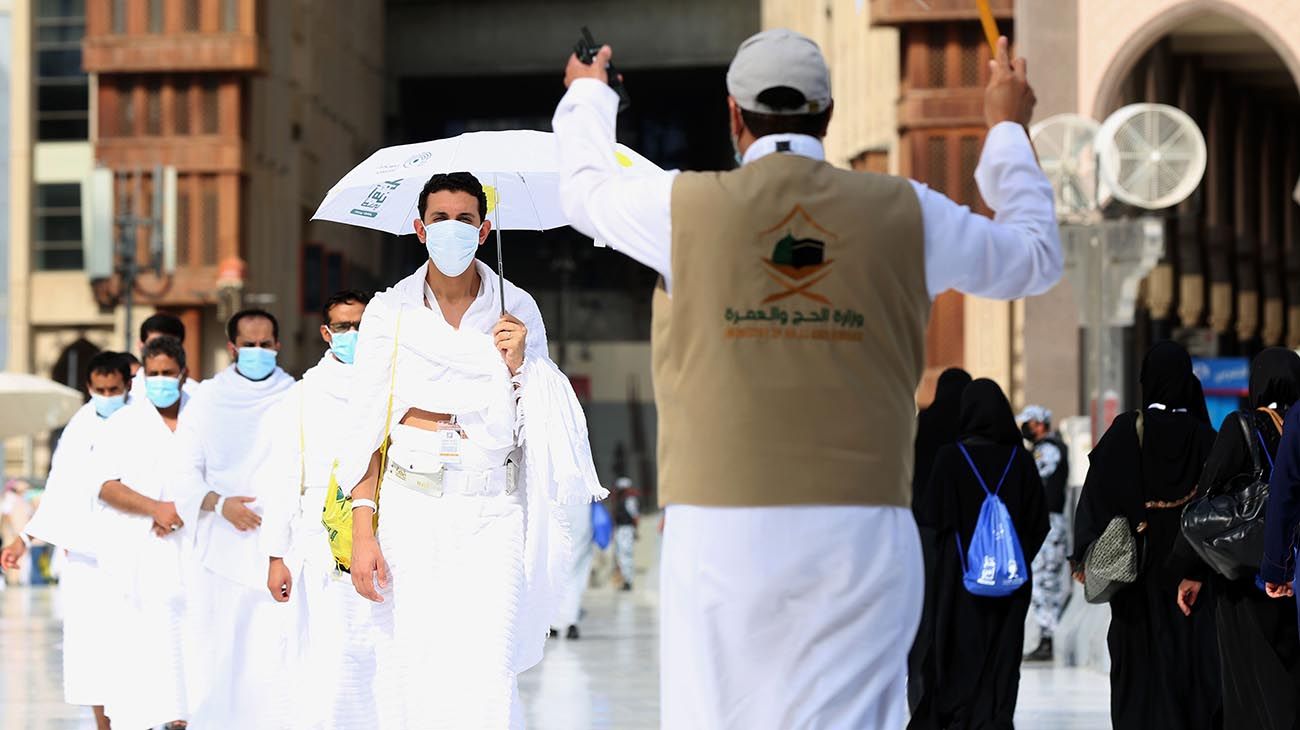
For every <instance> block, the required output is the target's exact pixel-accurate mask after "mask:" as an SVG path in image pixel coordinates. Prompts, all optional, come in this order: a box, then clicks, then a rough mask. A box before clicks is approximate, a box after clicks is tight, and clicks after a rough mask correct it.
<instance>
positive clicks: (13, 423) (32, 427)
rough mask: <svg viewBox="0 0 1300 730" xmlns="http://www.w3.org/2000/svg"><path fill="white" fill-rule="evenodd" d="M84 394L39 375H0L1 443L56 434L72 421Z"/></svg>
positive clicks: (83, 400)
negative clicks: (51, 433) (43, 434)
mask: <svg viewBox="0 0 1300 730" xmlns="http://www.w3.org/2000/svg"><path fill="white" fill-rule="evenodd" d="M84 402H85V398H84V397H83V396H82V395H81V391H79V390H73V389H72V388H69V387H68V386H66V385H60V384H58V383H56V382H54V381H53V380H47V379H45V378H42V377H38V376H36V375H27V374H25V373H0V439H5V438H9V437H10V436H31V435H32V434H37V433H42V432H44V431H52V430H54V429H56V428H60V427H62V426H64V425H66V424H67V423H68V421H70V420H72V417H73V416H74V415H75V414H76V413H77V409H79V408H81V405H82V404H83V403H84Z"/></svg>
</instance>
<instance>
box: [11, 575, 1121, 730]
mask: <svg viewBox="0 0 1300 730" xmlns="http://www.w3.org/2000/svg"><path fill="white" fill-rule="evenodd" d="M643 582H644V583H646V585H644V586H638V589H637V591H635V592H632V593H622V592H616V591H614V590H612V589H608V588H599V589H593V590H592V591H590V592H589V594H588V596H587V602H586V605H587V616H586V619H585V620H584V623H583V635H582V639H581V640H580V641H566V640H563V639H561V640H554V641H552V642H551V645H550V647H549V649H548V652H547V656H546V659H545V660H544V661H543V663H542V664H541V666H539V667H537V668H536V669H534V670H533V671H530V672H528V673H527V674H525V675H524V676H523V677H521V680H520V692H521V694H522V696H523V698H524V701H525V703H526V704H527V706H528V715H529V727H530V728H532V730H586V729H588V728H590V729H592V730H595V729H597V728H600V729H606V728H608V729H616V730H651V729H652V728H657V727H658V722H659V720H658V710H657V698H658V678H657V669H658V646H657V636H656V625H655V618H654V617H655V590H654V585H653V579H651V580H647V581H643ZM59 652H60V631H59V621H58V592H57V589H52V588H14V587H10V588H9V589H8V590H6V591H4V592H3V593H0V728H5V729H6V730H8V729H10V728H12V729H14V730H29V729H30V730H82V729H83V728H85V729H91V728H93V727H94V723H93V722H92V721H91V720H90V717H89V713H88V712H86V711H83V710H81V709H80V708H74V707H69V706H67V705H64V704H63V702H62V690H61V685H60V681H61V679H60V676H61V667H60V660H59V657H60V654H59ZM1106 703H1107V683H1106V678H1105V677H1104V676H1103V675H1100V674H1098V673H1096V672H1092V671H1088V670H1078V669H1026V670H1025V672H1024V676H1023V679H1022V681H1021V692H1020V703H1019V707H1020V709H1019V713H1018V715H1017V727H1018V728H1021V730H1073V729H1076V728H1077V729H1087V730H1094V729H1100V728H1106V727H1108V726H1109V722H1108V721H1107V717H1106V714H1107V713H1106Z"/></svg>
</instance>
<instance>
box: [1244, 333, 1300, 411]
mask: <svg viewBox="0 0 1300 730" xmlns="http://www.w3.org/2000/svg"><path fill="white" fill-rule="evenodd" d="M1297 400H1300V355H1297V354H1296V353H1294V352H1292V351H1291V350H1287V349H1285V348H1282V347H1270V348H1268V349H1267V350H1264V351H1263V352H1261V353H1259V354H1258V355H1256V356H1255V359H1254V360H1253V361H1252V362H1251V363H1250V406H1251V408H1266V407H1268V405H1269V404H1271V403H1276V404H1277V405H1278V409H1279V410H1281V411H1285V410H1286V409H1288V408H1290V407H1291V406H1292V405H1294V404H1295V402H1296V401H1297Z"/></svg>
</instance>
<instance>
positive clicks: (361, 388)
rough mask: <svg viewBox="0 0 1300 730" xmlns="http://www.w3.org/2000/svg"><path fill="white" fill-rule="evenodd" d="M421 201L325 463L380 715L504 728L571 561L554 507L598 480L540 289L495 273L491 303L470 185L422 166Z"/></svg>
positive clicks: (364, 342) (366, 334)
mask: <svg viewBox="0 0 1300 730" xmlns="http://www.w3.org/2000/svg"><path fill="white" fill-rule="evenodd" d="M417 210H418V212H419V216H420V217H419V218H418V219H417V220H416V221H415V230H416V235H417V236H418V237H419V239H420V241H421V242H422V243H424V244H425V248H426V249H427V251H428V254H429V261H428V262H426V263H425V264H424V265H423V266H421V267H420V268H419V269H418V270H416V272H415V273H414V274H412V275H411V276H409V277H407V278H406V279H403V280H402V281H400V282H398V283H397V285H396V286H394V287H393V288H391V289H389V290H388V291H385V292H383V293H380V294H377V295H375V298H374V299H372V300H371V302H370V305H369V306H367V307H366V314H365V317H364V318H363V319H362V324H361V336H360V340H359V342H358V343H357V364H356V366H355V369H356V371H357V374H356V376H355V378H354V379H353V381H354V382H353V387H354V390H353V392H352V396H351V399H350V401H349V403H348V414H349V415H348V421H349V423H352V424H355V427H356V431H355V432H354V433H353V436H352V437H351V438H349V439H348V443H347V447H348V448H347V450H346V452H345V453H344V454H343V455H342V457H341V458H340V460H339V466H338V470H337V472H336V477H337V481H338V484H339V485H340V487H341V488H342V489H344V490H347V491H350V492H351V494H352V497H353V502H352V509H353V510H354V513H355V517H354V519H353V543H352V565H351V570H352V583H353V585H354V586H355V587H356V589H357V592H358V593H360V594H361V595H363V596H365V597H366V598H369V599H370V600H372V601H375V602H376V603H377V604H378V605H376V606H375V607H374V614H373V615H374V616H375V627H374V632H375V634H376V646H375V649H376V695H377V697H376V701H377V703H378V717H379V723H378V726H379V727H380V728H383V730H406V729H408V728H409V729H410V730H432V729H434V728H443V729H446V730H463V729H466V728H475V730H515V729H516V728H522V727H523V724H524V717H523V710H522V706H521V704H520V702H519V689H518V681H517V677H518V675H519V673H520V672H523V671H524V670H526V669H528V668H529V667H531V666H533V665H535V664H537V662H538V661H540V660H541V658H542V651H543V647H544V645H545V643H546V636H547V633H548V631H549V628H550V622H551V619H552V618H553V617H554V616H555V611H556V602H557V600H558V599H559V594H560V593H561V592H562V590H563V587H564V581H565V578H566V576H567V574H568V570H567V568H568V562H569V561H568V558H569V554H570V552H571V551H570V546H571V543H572V537H571V535H570V534H569V532H570V531H569V529H568V526H567V525H566V524H565V520H564V518H563V516H562V514H561V508H562V507H563V506H565V505H571V504H575V503H578V504H589V503H590V502H591V501H592V499H593V498H595V499H601V498H603V497H604V496H605V494H606V491H605V490H604V489H603V488H602V487H601V486H600V481H599V479H598V478H597V476H596V470H595V465H594V464H593V463H592V459H591V445H590V444H589V443H588V440H587V426H586V419H585V416H584V415H583V413H582V408H581V406H579V405H578V401H577V398H576V397H575V396H574V394H573V388H572V386H570V384H569V381H568V379H567V378H566V377H565V376H564V375H563V374H562V373H561V372H560V371H559V369H558V368H556V367H555V364H554V363H552V362H551V360H550V357H549V356H548V355H547V350H546V329H545V327H544V326H543V324H542V317H541V312H540V311H539V310H538V308H537V303H536V302H535V301H533V298H532V297H531V296H529V295H528V294H527V293H526V292H524V291H523V290H521V289H519V288H518V287H516V286H515V285H513V284H511V283H510V282H508V281H507V282H504V287H505V288H504V307H505V309H506V312H502V311H501V310H502V289H501V288H500V287H501V286H502V283H501V282H500V281H499V280H498V278H497V276H496V274H494V273H493V272H492V270H491V269H489V268H488V267H487V266H486V265H484V264H483V263H481V262H479V261H477V260H476V259H475V258H474V252H475V251H476V250H477V249H478V247H479V246H480V245H482V243H483V242H484V241H486V240H487V237H488V233H489V231H490V229H491V224H490V223H489V222H488V221H487V213H488V205H487V195H486V194H485V192H484V190H483V186H482V184H480V183H479V181H478V180H477V179H476V178H475V177H474V176H473V175H471V174H469V173H467V172H456V173H445V174H437V175H434V176H433V177H431V178H430V179H429V181H428V183H426V184H425V187H424V189H423V190H422V191H421V193H420V198H419V202H418V205H417ZM385 443H387V444H388V451H387V463H386V464H383V461H384V460H383V459H382V458H381V452H380V449H381V446H382V445H383V444H385ZM381 464H382V466H381ZM381 469H382V473H381ZM381 478H382V487H383V488H382V490H380V491H379V499H378V504H377V505H376V502H375V495H376V489H377V482H378V480H380V479H381ZM376 510H377V512H376ZM375 514H378V520H379V529H378V533H377V534H378V537H377V538H376V531H375V529H374V526H373V524H372V515H375Z"/></svg>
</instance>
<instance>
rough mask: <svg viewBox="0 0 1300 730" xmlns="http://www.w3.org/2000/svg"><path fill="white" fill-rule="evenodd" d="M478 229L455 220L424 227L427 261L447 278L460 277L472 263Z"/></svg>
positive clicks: (476, 247) (476, 244)
mask: <svg viewBox="0 0 1300 730" xmlns="http://www.w3.org/2000/svg"><path fill="white" fill-rule="evenodd" d="M479 230H480V229H479V228H475V227H474V226H471V225H470V224H468V223H462V222H460V221H455V220H445V221H438V222H437V223H430V224H428V225H426V226H425V227H424V247H425V248H426V249H428V251H429V260H430V261H432V262H433V265H434V266H437V267H438V271H441V272H442V273H443V274H445V275H447V276H460V275H461V274H463V273H465V271H466V269H468V268H469V266H470V264H472V263H474V252H475V251H477V250H478V241H479Z"/></svg>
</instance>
